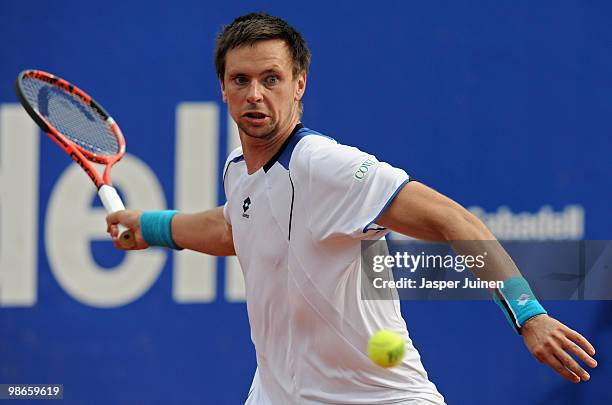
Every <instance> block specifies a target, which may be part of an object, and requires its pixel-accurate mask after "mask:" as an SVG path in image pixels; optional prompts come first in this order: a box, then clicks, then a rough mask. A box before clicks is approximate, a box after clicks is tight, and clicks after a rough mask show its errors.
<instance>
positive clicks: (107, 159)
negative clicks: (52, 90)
mask: <svg viewBox="0 0 612 405" xmlns="http://www.w3.org/2000/svg"><path fill="white" fill-rule="evenodd" d="M24 78H33V79H37V80H41V81H43V82H45V83H48V84H50V85H52V86H55V87H57V88H59V89H61V90H63V91H65V92H67V93H69V94H71V95H73V96H75V97H77V98H78V99H79V100H80V101H81V102H83V104H85V105H87V106H88V107H90V108H91V109H92V110H94V111H95V112H97V113H98V114H99V115H100V116H101V117H102V118H103V119H104V120H105V121H106V123H107V125H108V127H109V128H110V130H111V131H112V133H113V134H114V135H115V137H116V138H117V143H118V146H119V151H118V152H117V154H115V155H113V156H104V155H98V154H95V153H93V152H91V151H88V150H86V149H84V148H82V147H81V146H79V145H78V144H77V143H75V142H74V141H72V140H70V139H69V138H68V137H66V136H65V135H64V134H62V133H61V132H59V131H58V130H57V129H55V127H54V126H53V125H52V124H51V123H50V122H48V121H47V120H46V119H45V117H43V116H42V115H41V114H39V113H38V111H36V109H35V108H34V107H33V106H32V105H31V104H30V102H29V101H28V100H27V98H26V97H25V95H24V94H23V91H22V85H21V83H22V81H23V79H24ZM15 91H16V93H17V97H18V98H19V101H20V102H21V105H22V106H23V108H24V109H25V110H26V112H27V113H28V115H29V116H30V117H31V118H32V119H33V120H34V122H36V124H38V126H39V127H40V128H41V129H42V130H43V131H44V132H45V133H46V134H47V135H48V136H49V137H50V138H51V139H52V140H53V141H54V142H55V143H56V144H57V145H58V146H59V147H60V148H62V149H63V150H64V152H66V154H68V155H69V156H70V157H71V158H72V160H74V161H75V162H76V163H77V164H78V165H79V166H81V168H82V169H83V171H84V172H85V173H86V174H87V176H88V177H89V178H90V179H91V181H93V183H94V184H95V185H96V188H97V189H98V195H99V197H100V199H101V200H102V203H103V205H104V208H106V210H107V212H109V213H112V212H116V211H120V210H123V209H125V207H124V205H123V202H122V201H121V198H120V197H119V194H118V193H117V190H116V189H115V188H114V187H113V183H112V182H111V179H110V171H111V167H112V166H113V165H114V164H115V163H117V162H118V161H119V160H121V158H122V157H123V156H124V155H125V138H124V137H123V133H122V132H121V129H120V128H119V126H118V125H117V123H116V122H115V120H114V119H113V118H112V117H111V116H110V115H109V114H108V113H107V112H106V110H105V109H104V108H103V107H102V106H101V105H100V104H98V103H97V102H96V101H95V100H94V99H93V98H92V97H91V96H90V95H88V94H87V93H85V92H84V91H83V90H81V89H80V88H78V87H77V86H75V85H73V84H72V83H70V82H68V81H67V80H64V79H62V78H60V77H58V76H55V75H53V74H51V73H48V72H44V71H42V70H24V71H22V72H21V73H19V75H18V76H17V80H16V81H15ZM92 162H93V163H97V164H100V165H105V168H104V172H103V174H102V176H100V173H98V171H97V170H96V168H95V167H94V166H93V165H92ZM119 234H120V236H119V244H120V245H121V246H122V247H124V248H130V247H133V245H134V243H135V241H134V235H133V234H132V232H131V231H129V230H128V229H126V228H125V227H123V226H122V225H119Z"/></svg>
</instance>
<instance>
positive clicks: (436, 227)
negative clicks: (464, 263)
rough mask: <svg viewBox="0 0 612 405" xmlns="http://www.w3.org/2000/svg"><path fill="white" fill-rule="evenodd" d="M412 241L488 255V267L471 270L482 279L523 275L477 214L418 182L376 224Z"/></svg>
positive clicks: (413, 183)
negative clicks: (426, 241) (446, 244)
mask: <svg viewBox="0 0 612 405" xmlns="http://www.w3.org/2000/svg"><path fill="white" fill-rule="evenodd" d="M376 222H377V223H378V224H379V225H382V226H384V227H386V228H389V229H391V230H393V231H396V232H399V233H402V234H404V235H407V236H411V237H413V238H417V239H422V240H430V241H438V242H440V241H444V242H447V243H450V244H451V246H452V247H453V249H454V250H455V251H456V252H457V253H458V254H460V255H464V256H467V255H471V256H478V255H483V254H484V252H486V255H485V256H486V260H485V263H486V266H485V267H484V268H483V269H476V268H472V269H471V270H472V271H473V272H474V273H475V274H476V275H477V276H478V277H480V278H481V279H483V280H487V281H503V280H505V279H508V278H510V277H514V276H520V272H519V271H518V269H517V267H516V265H515V264H514V262H513V261H512V259H511V258H510V256H508V254H507V253H506V251H505V250H504V248H503V247H502V246H501V245H500V244H499V242H498V241H497V239H496V238H495V236H494V235H493V233H491V231H490V230H489V229H488V228H487V227H486V226H485V225H484V224H483V223H482V221H480V220H479V219H478V218H477V217H476V216H475V215H473V214H472V213H471V212H469V211H468V210H466V209H465V208H463V207H462V206H461V205H460V204H458V203H456V202H455V201H453V200H451V199H450V198H448V197H446V196H444V195H442V194H440V193H438V192H437V191H435V190H432V189H431V188H429V187H427V186H425V185H423V184H421V183H418V182H416V181H414V182H410V183H409V184H407V185H406V186H405V187H404V188H403V189H402V190H401V191H400V192H399V193H398V194H397V196H396V198H395V199H394V200H393V202H392V203H391V204H390V205H389V207H388V208H387V209H386V210H385V211H384V212H383V214H382V215H381V216H380V217H379V218H378V219H377V221H376Z"/></svg>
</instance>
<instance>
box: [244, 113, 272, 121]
mask: <svg viewBox="0 0 612 405" xmlns="http://www.w3.org/2000/svg"><path fill="white" fill-rule="evenodd" d="M242 116H243V117H245V118H249V119H253V120H262V119H264V118H266V117H267V115H266V114H264V113H262V112H259V111H248V112H245V113H244V114H242Z"/></svg>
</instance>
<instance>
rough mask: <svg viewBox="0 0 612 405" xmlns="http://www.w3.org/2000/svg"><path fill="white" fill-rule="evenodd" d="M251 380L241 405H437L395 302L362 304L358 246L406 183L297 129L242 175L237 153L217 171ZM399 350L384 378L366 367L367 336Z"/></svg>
mask: <svg viewBox="0 0 612 405" xmlns="http://www.w3.org/2000/svg"><path fill="white" fill-rule="evenodd" d="M224 173H225V174H224V187H225V193H226V196H227V200H228V201H227V203H226V204H225V207H224V215H225V218H226V220H227V222H228V223H230V224H231V225H232V229H233V237H234V247H235V249H236V254H237V256H238V260H239V261H240V265H241V267H242V270H243V273H244V278H245V285H246V299H247V310H248V315H249V322H250V325H251V339H252V340H253V343H254V344H255V349H256V355H257V371H256V372H255V376H254V379H253V383H252V386H251V390H250V392H249V396H248V398H247V400H246V404H248V405H252V404H258V405H279V404H368V405H372V404H430V403H431V404H443V403H444V399H443V398H442V396H441V395H440V394H439V393H438V391H437V389H436V387H435V386H434V384H433V383H431V382H430V381H429V380H428V378H427V373H426V372H425V370H424V368H423V365H422V364H421V359H420V356H419V354H418V352H417V351H416V349H415V348H414V346H413V345H412V341H411V340H410V338H409V337H408V332H407V330H406V323H405V322H404V320H403V318H402V316H401V313H400V308H399V303H398V302H397V301H396V300H362V299H361V277H362V274H361V271H360V268H361V267H360V266H361V262H360V257H361V251H360V241H361V240H363V239H379V238H381V237H382V236H384V234H385V233H386V232H387V231H386V230H385V229H384V228H381V227H379V226H377V225H376V224H375V223H374V221H375V219H376V218H377V217H378V216H379V215H380V213H381V212H382V211H383V209H384V208H385V207H386V206H387V205H388V204H389V203H390V201H391V200H392V199H393V197H394V196H395V195H396V194H397V192H398V191H399V190H400V189H401V188H402V187H403V186H404V185H405V184H406V183H407V182H408V179H409V178H408V175H407V174H406V172H404V171H403V170H400V169H396V168H393V167H391V166H390V165H388V164H386V163H383V162H379V161H377V160H376V158H375V157H374V156H372V155H368V154H366V153H364V152H361V151H360V150H358V149H356V148H353V147H349V146H344V145H340V144H338V143H336V142H335V141H334V140H332V139H331V138H328V137H325V136H323V135H321V134H319V133H317V132H315V131H312V130H310V129H308V128H304V127H303V126H302V125H301V124H299V125H298V126H297V127H296V128H295V130H294V131H293V133H292V135H291V136H290V137H289V139H288V140H287V142H285V144H284V145H283V147H282V148H281V149H280V151H279V152H278V153H277V154H276V156H275V157H273V158H272V159H271V160H270V162H268V163H267V164H266V165H265V166H264V167H263V168H261V169H260V170H258V171H257V172H255V173H253V174H251V175H249V174H248V173H247V168H246V164H245V162H244V158H243V156H242V150H241V149H240V148H238V149H236V150H234V151H233V152H232V153H231V154H230V156H229V157H228V159H227V162H226V164H225V170H224ZM383 328H386V329H391V330H395V331H397V332H401V333H402V334H403V336H404V338H405V340H406V345H407V350H406V356H405V358H404V360H403V362H402V363H401V364H400V365H399V366H397V367H395V368H392V369H384V368H381V367H379V366H377V365H375V364H374V363H373V362H372V361H371V360H370V359H369V358H368V355H367V342H368V338H369V337H370V336H371V335H372V334H373V333H374V332H376V331H378V330H379V329H383Z"/></svg>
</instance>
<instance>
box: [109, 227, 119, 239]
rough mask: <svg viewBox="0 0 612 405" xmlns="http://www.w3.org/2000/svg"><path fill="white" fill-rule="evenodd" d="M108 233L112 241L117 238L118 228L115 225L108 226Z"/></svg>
mask: <svg viewBox="0 0 612 405" xmlns="http://www.w3.org/2000/svg"><path fill="white" fill-rule="evenodd" d="M109 233H110V235H111V236H112V237H113V239H115V238H117V237H118V236H119V228H118V227H117V225H109Z"/></svg>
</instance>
